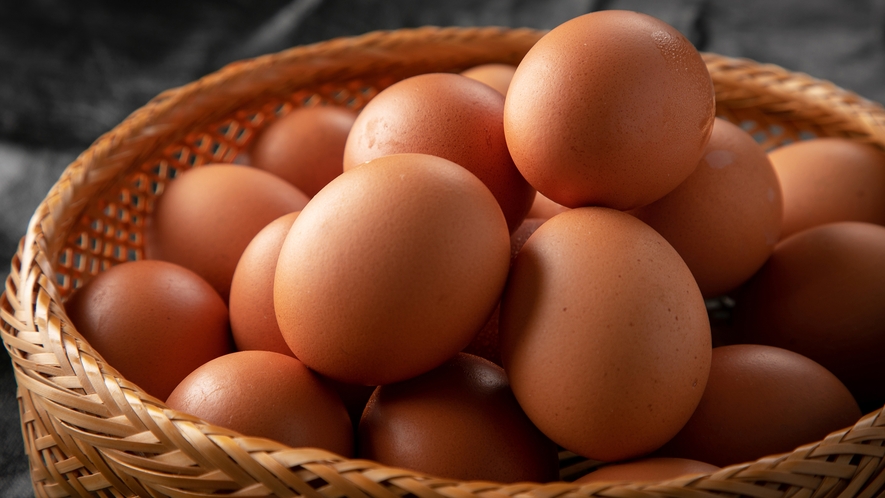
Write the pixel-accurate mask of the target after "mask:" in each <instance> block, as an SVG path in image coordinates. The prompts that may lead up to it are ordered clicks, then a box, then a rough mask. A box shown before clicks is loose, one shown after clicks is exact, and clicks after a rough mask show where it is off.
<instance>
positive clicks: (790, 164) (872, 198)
mask: <svg viewBox="0 0 885 498" xmlns="http://www.w3.org/2000/svg"><path fill="white" fill-rule="evenodd" d="M769 157H770V158H771V163H772V164H773V165H774V169H775V170H776V171H777V175H778V177H779V178H780V183H781V187H782V188H783V192H784V227H783V232H782V235H781V237H782V238H785V237H788V236H790V235H792V234H794V233H796V232H799V231H802V230H804V229H806V228H811V227H813V226H817V225H822V224H824V223H832V222H836V221H865V222H868V223H876V224H878V225H885V155H883V153H882V151H880V150H879V149H877V148H875V147H873V146H872V145H868V144H862V143H860V142H855V141H852V140H848V139H843V138H817V139H813V140H806V141H802V142H794V143H792V144H790V145H786V146H783V147H780V148H778V149H775V150H773V151H771V153H770V154H769Z"/></svg>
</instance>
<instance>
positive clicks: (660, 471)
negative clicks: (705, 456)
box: [575, 458, 719, 484]
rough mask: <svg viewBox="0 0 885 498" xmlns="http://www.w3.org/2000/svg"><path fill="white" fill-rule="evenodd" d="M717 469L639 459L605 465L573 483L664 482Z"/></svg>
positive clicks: (683, 461) (674, 460)
mask: <svg viewBox="0 0 885 498" xmlns="http://www.w3.org/2000/svg"><path fill="white" fill-rule="evenodd" d="M717 470H719V467H717V466H715V465H710V464H709V463H704V462H699V461H697V460H689V459H687V458H641V459H639V460H633V461H631V462H624V463H615V464H611V465H605V466H603V467H600V468H598V469H596V470H594V471H593V472H591V473H589V474H587V475H585V476H583V477H581V478H580V479H578V480H576V481H575V484H589V483H592V482H616V481H628V482H642V481H666V480H670V479H675V478H677V477H682V476H685V475H689V474H712V473H713V472H716V471H717Z"/></svg>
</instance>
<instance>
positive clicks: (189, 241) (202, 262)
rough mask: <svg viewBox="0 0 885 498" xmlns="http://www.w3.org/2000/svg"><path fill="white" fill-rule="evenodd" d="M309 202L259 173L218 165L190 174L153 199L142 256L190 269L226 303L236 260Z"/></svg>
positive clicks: (267, 175)
mask: <svg viewBox="0 0 885 498" xmlns="http://www.w3.org/2000/svg"><path fill="white" fill-rule="evenodd" d="M307 200H308V199H307V196H305V195H304V194H303V193H302V192H301V191H300V190H298V189H297V188H295V187H293V186H292V185H291V184H289V183H288V182H286V181H285V180H282V179H280V178H279V177H277V176H275V175H273V174H271V173H268V172H266V171H262V170H260V169H256V168H251V167H248V166H234V165H229V164H216V165H210V166H205V167H201V168H195V169H191V170H188V171H186V172H185V173H183V174H181V176H180V177H179V178H177V179H176V180H175V181H173V182H171V183H169V184H168V185H167V186H166V190H165V191H164V192H163V195H161V196H160V197H159V198H157V202H156V207H155V209H154V212H153V213H152V215H151V216H150V217H149V218H148V223H147V227H146V229H145V237H144V241H145V255H146V257H147V258H148V259H159V260H163V261H170V262H172V263H175V264H179V265H181V266H184V267H185V268H189V269H191V270H193V271H194V272H196V273H197V274H198V275H200V276H201V277H203V278H204V279H206V281H207V282H209V283H210V284H211V285H212V287H214V288H215V290H217V291H218V293H219V294H220V295H221V297H222V298H223V299H224V301H225V302H227V300H228V295H229V293H230V284H231V280H232V279H233V275H234V270H235V269H236V267H237V262H238V261H239V260H240V256H241V255H242V254H243V251H244V250H245V249H246V246H247V245H249V242H250V241H251V240H252V238H254V237H255V235H256V234H257V233H258V232H259V231H261V229H262V228H264V227H265V226H267V224H268V223H270V222H271V221H273V220H275V219H277V218H279V217H280V216H282V215H284V214H288V213H291V212H294V211H299V210H300V209H301V208H303V207H304V205H305V204H307Z"/></svg>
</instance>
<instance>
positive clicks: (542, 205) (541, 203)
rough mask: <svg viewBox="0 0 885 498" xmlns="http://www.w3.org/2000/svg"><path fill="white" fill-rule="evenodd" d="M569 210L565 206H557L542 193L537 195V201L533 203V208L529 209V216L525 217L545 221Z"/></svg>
mask: <svg viewBox="0 0 885 498" xmlns="http://www.w3.org/2000/svg"><path fill="white" fill-rule="evenodd" d="M568 210H569V208H567V207H565V206H563V205H562V204H557V203H555V202H553V201H551V200H550V199H548V198H547V197H545V196H544V194H542V193H541V192H538V193H537V194H535V201H534V202H532V207H531V209H529V214H527V215H526V216H525V217H526V219H528V218H543V219H545V220H547V219H550V218H552V217H554V216H556V215H557V214H559V213H561V212H563V211H568Z"/></svg>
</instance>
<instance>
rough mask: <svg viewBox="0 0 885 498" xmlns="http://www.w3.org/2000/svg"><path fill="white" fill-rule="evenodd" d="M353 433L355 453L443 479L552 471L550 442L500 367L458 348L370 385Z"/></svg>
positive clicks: (518, 477)
mask: <svg viewBox="0 0 885 498" xmlns="http://www.w3.org/2000/svg"><path fill="white" fill-rule="evenodd" d="M358 437H359V444H358V448H359V450H358V451H359V453H358V456H359V457H360V458H368V459H371V460H374V461H376V462H379V463H381V464H382V465H387V466H393V467H401V468H407V469H412V470H416V471H418V472H423V473H427V474H430V475H434V476H439V477H444V478H449V479H460V480H483V481H492V482H501V483H510V482H518V481H530V482H547V481H552V480H555V479H556V478H557V477H558V475H559V460H558V457H557V449H556V446H555V445H554V444H553V443H552V442H551V441H550V440H549V439H548V438H547V437H545V436H544V435H543V434H541V432H540V431H539V430H538V429H537V428H536V427H535V426H534V425H532V423H531V421H529V419H528V418H527V417H526V416H525V414H524V413H523V412H522V410H521V409H520V407H519V404H517V402H516V399H514V397H513V393H512V392H511V391H510V387H509V386H508V383H507V375H506V374H505V373H504V371H503V370H502V369H501V368H500V367H498V366H497V365H494V364H493V363H491V362H489V361H487V360H483V359H482V358H479V357H476V356H473V355H468V354H464V353H459V354H458V355H457V356H455V357H454V358H452V359H451V360H449V361H447V362H446V363H444V364H443V365H441V366H439V367H437V368H435V369H433V370H431V371H430V372H427V373H425V374H423V375H421V376H419V377H416V378H413V379H410V380H406V381H404V382H399V383H396V384H390V385H386V386H380V387H378V389H376V390H375V393H374V394H373V395H372V398H371V399H370V400H369V404H368V406H367V407H366V411H365V412H363V417H362V419H361V420H360V426H359V433H358Z"/></svg>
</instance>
